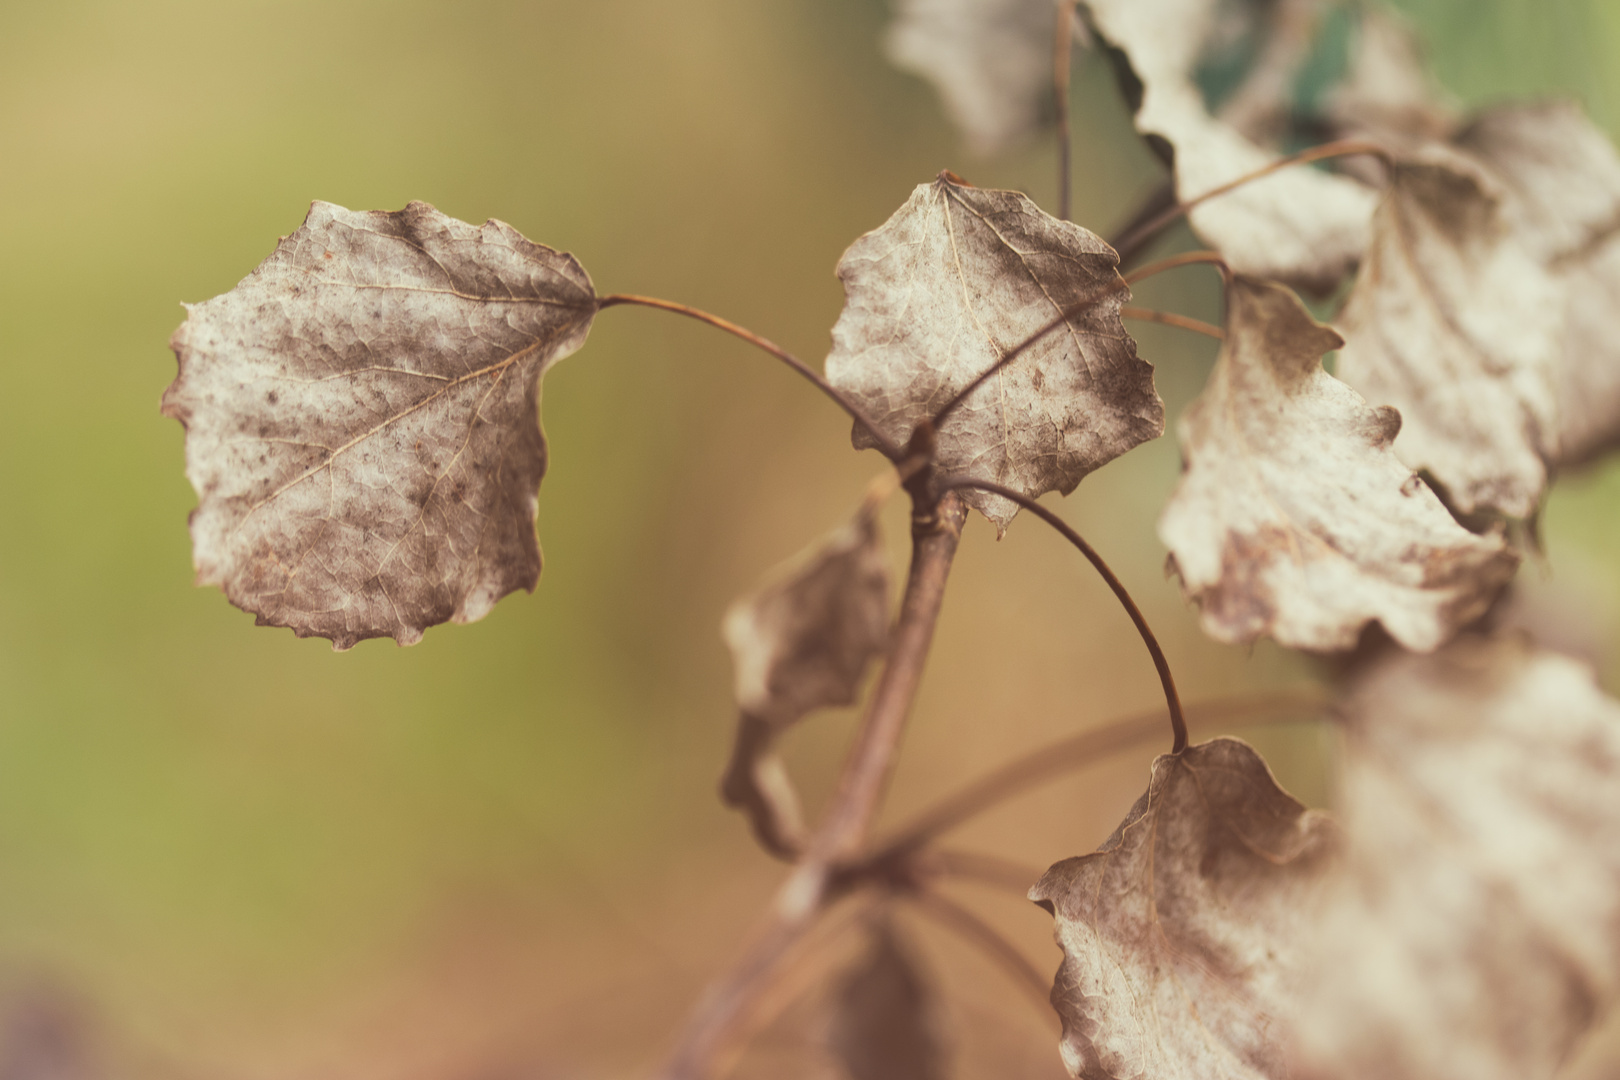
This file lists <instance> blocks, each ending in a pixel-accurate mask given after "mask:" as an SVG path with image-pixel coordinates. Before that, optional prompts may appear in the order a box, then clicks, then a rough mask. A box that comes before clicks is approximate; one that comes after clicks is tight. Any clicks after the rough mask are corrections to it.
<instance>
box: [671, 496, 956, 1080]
mask: <svg viewBox="0 0 1620 1080" xmlns="http://www.w3.org/2000/svg"><path fill="white" fill-rule="evenodd" d="M914 497H915V496H914ZM966 517H967V510H966V507H964V506H963V504H962V500H961V499H960V498H959V497H958V496H956V495H954V494H950V493H947V494H945V495H944V496H943V497H942V498H940V499H939V501H938V503H937V505H933V506H930V505H927V504H926V503H918V504H917V505H916V506H915V508H914V515H913V523H912V554H911V572H910V574H909V576H908V578H907V581H906V593H905V597H904V598H903V599H902V600H901V603H900V618H899V623H898V625H897V626H896V628H895V633H894V638H893V645H892V647H891V649H890V652H889V659H888V662H887V663H886V664H885V665H884V668H883V674H882V675H881V676H880V677H879V679H878V685H877V689H876V690H875V691H874V692H873V694H872V698H871V701H870V703H869V704H868V706H867V711H866V716H865V719H864V720H863V722H862V724H861V729H860V731H859V732H858V733H857V735H856V738H855V743H854V746H853V748H852V749H851V751H850V754H849V757H848V758H847V759H846V760H845V762H844V769H843V773H842V774H841V776H840V777H839V783H838V788H837V790H836V792H835V793H834V795H833V798H832V803H831V805H830V806H829V807H828V810H827V812H826V814H825V816H824V817H823V818H822V820H821V822H820V824H819V825H818V826H817V827H816V830H815V833H814V835H813V836H812V837H811V838H810V841H809V844H808V848H807V850H806V853H805V855H804V857H803V858H802V859H801V860H800V862H799V864H798V866H797V867H796V868H795V869H794V871H793V873H792V874H791V875H790V876H789V878H788V880H787V881H786V882H785V883H784V884H783V886H782V887H781V889H780V890H778V892H777V894H776V899H775V902H774V903H773V905H772V909H771V913H770V915H769V918H768V921H767V923H766V925H765V927H764V928H763V929H762V930H761V931H760V933H759V934H758V936H757V937H756V938H755V939H754V941H753V943H752V945H751V946H750V947H749V948H748V950H747V952H746V953H745V954H744V956H743V958H742V959H741V960H740V961H739V962H738V963H737V964H736V966H735V967H733V968H732V969H731V971H730V972H728V973H727V974H726V975H725V976H723V977H722V978H721V979H720V980H719V981H718V982H717V983H715V984H714V985H713V986H711V987H710V989H709V991H708V992H707V993H706V994H705V995H704V996H703V999H702V1000H701V1001H700V1002H699V1003H698V1005H697V1008H696V1009H695V1010H694V1012H693V1014H692V1017H691V1019H690V1021H689V1022H688V1023H687V1026H686V1029H685V1031H684V1032H683V1034H682V1036H681V1038H680V1041H679V1042H678V1043H677V1045H676V1048H675V1051H674V1053H673V1054H672V1055H671V1056H670V1059H669V1061H668V1063H667V1064H666V1065H665V1067H664V1070H663V1072H662V1074H661V1075H662V1076H663V1077H664V1078H665V1080H702V1078H704V1077H708V1076H710V1075H711V1074H712V1071H713V1068H714V1065H715V1063H716V1062H717V1061H718V1060H719V1059H720V1058H721V1057H723V1056H724V1055H725V1054H726V1053H728V1052H729V1051H730V1048H731V1047H733V1046H734V1045H736V1044H737V1042H738V1041H739V1040H740V1039H741V1038H742V1037H744V1036H745V1035H746V1033H747V1031H748V1030H749V1029H750V1027H751V1026H752V1023H753V1020H754V1017H755V1013H756V1009H757V1002H758V1001H759V1000H760V998H761V997H762V996H763V995H764V994H765V993H766V992H767V991H768V990H769V989H770V987H771V986H772V985H773V984H774V982H775V981H776V979H777V977H778V968H779V966H780V964H781V962H782V960H783V958H784V957H785V956H786V955H787V954H788V953H789V952H790V951H791V950H792V949H793V948H794V946H795V945H796V944H797V943H798V942H799V941H800V940H801V939H802V938H803V936H804V934H805V933H806V931H808V930H809V928H810V927H811V926H812V925H813V924H814V922H815V920H816V918H817V916H818V915H819V914H820V912H821V910H822V908H823V907H824V905H825V903H826V902H827V900H828V899H829V898H830V897H832V896H834V895H836V893H834V892H833V890H832V889H831V888H830V887H829V886H830V885H831V884H832V883H833V873H832V869H833V866H834V865H835V864H836V863H838V862H841V861H844V860H846V859H847V858H848V857H849V856H850V855H851V854H852V853H853V852H854V851H855V850H857V849H858V848H859V847H860V845H861V844H862V843H863V842H864V841H865V839H866V834H867V831H868V830H869V829H870V827H871V823H872V818H873V816H874V814H875V813H876V811H877V806H878V802H879V800H880V799H881V797H882V794H883V790H884V788H885V786H886V785H887V782H888V778H889V774H890V771H891V770H892V769H893V766H894V755H895V751H896V749H897V748H898V746H899V743H900V735H901V732H902V731H904V730H905V722H906V717H907V715H908V714H909V713H910V711H911V703H912V699H913V698H914V697H915V696H916V692H917V685H918V683H919V682H920V681H921V679H922V671H923V665H924V662H925V661H926V659H927V656H928V647H929V645H930V644H931V643H932V641H933V637H934V626H935V623H936V622H937V621H938V619H939V612H940V606H941V604H942V603H943V601H944V597H945V581H946V578H947V577H948V576H949V574H950V568H951V562H952V560H953V559H954V558H955V556H956V547H957V544H958V542H959V541H960V539H961V535H962V525H963V523H964V521H965V520H966Z"/></svg>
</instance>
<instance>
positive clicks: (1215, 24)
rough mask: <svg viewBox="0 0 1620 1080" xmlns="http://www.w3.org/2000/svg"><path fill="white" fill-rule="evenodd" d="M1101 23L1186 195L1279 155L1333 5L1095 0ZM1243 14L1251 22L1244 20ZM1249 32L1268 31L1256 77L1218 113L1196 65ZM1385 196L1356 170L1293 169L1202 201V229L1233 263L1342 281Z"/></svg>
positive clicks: (1142, 117)
mask: <svg viewBox="0 0 1620 1080" xmlns="http://www.w3.org/2000/svg"><path fill="white" fill-rule="evenodd" d="M1084 6H1085V8H1086V9H1087V10H1088V11H1089V13H1090V16H1091V20H1092V23H1093V25H1094V26H1095V27H1096V29H1097V32H1098V34H1099V35H1100V36H1101V37H1102V38H1104V39H1105V40H1106V41H1108V42H1109V43H1110V44H1112V45H1114V46H1115V47H1116V48H1118V49H1119V50H1120V51H1121V52H1122V53H1123V54H1124V56H1125V58H1126V59H1128V60H1129V62H1130V67H1131V71H1132V73H1133V74H1134V76H1135V80H1136V81H1137V82H1138V83H1139V84H1140V87H1141V93H1140V104H1139V105H1138V107H1137V110H1136V128H1137V130H1138V131H1140V132H1141V133H1142V134H1143V135H1146V136H1149V137H1151V138H1155V139H1158V140H1162V142H1163V144H1165V145H1167V146H1168V147H1169V148H1170V149H1171V150H1172V151H1173V155H1174V166H1175V175H1176V194H1177V196H1178V197H1179V198H1181V199H1182V200H1184V201H1185V200H1190V199H1192V198H1195V197H1197V196H1200V195H1203V194H1204V193H1206V192H1209V191H1212V190H1214V189H1215V188H1217V187H1220V186H1221V185H1223V184H1227V183H1229V182H1231V181H1233V180H1236V179H1238V178H1239V177H1241V176H1244V175H1247V174H1248V173H1252V172H1254V171H1255V170H1257V169H1260V168H1262V167H1263V166H1265V165H1267V164H1270V163H1271V162H1273V161H1276V160H1277V159H1278V157H1279V155H1278V154H1277V153H1276V152H1275V151H1273V150H1272V149H1270V148H1269V146H1268V145H1267V143H1268V142H1269V141H1270V139H1272V138H1274V137H1275V136H1276V135H1278V134H1280V132H1278V131H1277V130H1276V129H1277V127H1278V126H1279V123H1280V121H1281V120H1284V119H1286V118H1287V117H1288V115H1289V113H1290V110H1291V107H1292V103H1291V100H1290V98H1289V97H1288V96H1287V95H1288V94H1289V93H1291V91H1292V88H1293V83H1294V77H1295V76H1296V75H1297V74H1298V72H1299V71H1300V69H1301V68H1302V67H1303V66H1304V64H1305V63H1306V61H1307V59H1308V58H1309V55H1310V50H1311V42H1312V38H1313V33H1314V28H1315V26H1316V24H1317V21H1318V20H1319V19H1320V16H1321V12H1322V8H1323V5H1322V4H1321V3H1319V2H1317V0H1280V2H1278V3H1274V4H1271V5H1261V4H1256V3H1252V2H1243V3H1235V4H1234V3H1221V2H1220V0H1085V5H1084ZM1234 20H1235V21H1236V22H1237V23H1238V24H1239V25H1237V26H1236V28H1234ZM1234 33H1237V34H1239V35H1244V34H1247V35H1251V36H1252V35H1256V34H1258V35H1259V36H1260V37H1261V38H1263V41H1262V43H1261V44H1260V45H1259V46H1258V47H1257V48H1256V54H1257V56H1258V57H1259V61H1258V62H1256V63H1255V64H1254V65H1253V66H1252V67H1251V68H1250V70H1249V73H1248V78H1247V81H1246V83H1245V84H1243V85H1240V86H1239V87H1238V89H1237V90H1235V91H1234V92H1233V93H1232V95H1231V97H1230V98H1229V99H1228V101H1227V103H1226V105H1225V106H1224V107H1223V109H1222V112H1221V115H1216V114H1212V113H1211V111H1210V109H1209V106H1208V104H1207V103H1206V101H1205V99H1204V96H1203V93H1202V92H1201V91H1200V89H1199V86H1198V84H1197V80H1196V75H1197V71H1198V68H1199V65H1200V62H1201V61H1202V60H1203V59H1204V58H1205V55H1206V53H1207V52H1208V51H1209V50H1210V49H1211V48H1212V47H1214V46H1215V45H1216V44H1217V43H1218V42H1220V41H1222V40H1224V39H1228V38H1230V37H1232V36H1233V35H1234ZM1375 201H1376V196H1375V195H1374V194H1373V193H1372V192H1371V191H1370V190H1369V189H1368V188H1366V187H1365V186H1363V185H1362V184H1360V183H1358V182H1356V181H1354V180H1351V179H1349V178H1347V177H1344V176H1338V175H1333V174H1330V173H1326V172H1322V171H1319V170H1315V169H1297V168H1296V169H1285V170H1282V171H1280V172H1277V173H1275V174H1273V175H1271V176H1268V177H1265V178H1264V179H1261V180H1256V181H1254V182H1252V183H1249V184H1245V185H1243V186H1242V187H1240V188H1237V189H1236V190H1234V191H1232V192H1229V193H1228V194H1225V195H1222V196H1221V197H1219V198H1217V199H1212V200H1210V201H1209V202H1207V203H1204V204H1202V205H1200V206H1198V207H1196V208H1195V209H1194V210H1193V211H1192V213H1191V214H1190V215H1189V218H1188V220H1189V221H1190V222H1191V224H1192V227H1193V229H1194V230H1195V231H1196V232H1197V233H1198V235H1199V236H1201V237H1203V238H1204V239H1205V240H1206V241H1207V242H1208V243H1209V244H1210V245H1211V246H1213V247H1215V248H1218V249H1219V250H1220V252H1221V254H1222V255H1223V256H1224V257H1225V258H1226V260H1227V262H1228V263H1230V264H1231V265H1232V267H1233V268H1235V269H1237V270H1240V271H1244V272H1246V273H1252V274H1256V275H1258V276H1261V277H1271V278H1280V279H1283V280H1288V281H1293V282H1296V283H1299V284H1302V285H1305V286H1308V287H1310V288H1312V289H1314V290H1318V291H1326V290H1329V289H1331V288H1332V287H1333V286H1334V285H1335V284H1336V283H1337V282H1338V281H1339V280H1340V279H1341V278H1342V277H1343V276H1344V275H1345V274H1346V273H1347V272H1348V271H1349V270H1350V269H1351V268H1352V267H1353V266H1354V265H1355V263H1356V260H1357V259H1358V258H1359V257H1360V256H1361V252H1362V250H1363V249H1364V248H1365V247H1366V243H1367V235H1368V233H1367V228H1368V220H1369V218H1370V217H1371V215H1372V211H1373V206H1374V204H1375Z"/></svg>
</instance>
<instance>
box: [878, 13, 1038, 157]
mask: <svg viewBox="0 0 1620 1080" xmlns="http://www.w3.org/2000/svg"><path fill="white" fill-rule="evenodd" d="M898 8H899V10H898V11H897V13H896V15H895V19H894V23H893V24H892V25H891V26H890V27H889V33H888V39H887V42H886V51H887V53H888V56H889V60H890V62H891V63H893V64H894V65H895V66H896V67H898V68H900V69H901V70H903V71H909V72H911V73H912V74H914V75H919V76H921V77H923V78H925V79H927V80H928V81H929V82H931V83H933V84H934V86H935V88H936V89H937V90H938V91H939V95H940V97H942V98H943V99H944V101H945V111H946V113H947V114H948V115H949V116H950V118H951V120H952V121H954V122H955V124H956V126H957V127H959V128H960V129H961V130H962V133H963V135H965V136H966V137H967V141H968V145H969V146H970V147H972V149H973V150H974V151H976V152H978V153H990V152H992V151H995V150H1001V149H1004V148H1005V147H1007V146H1009V145H1010V144H1012V143H1015V142H1017V141H1018V140H1019V139H1021V138H1023V137H1025V136H1027V135H1029V134H1030V133H1031V132H1032V131H1034V130H1035V128H1036V127H1037V126H1038V125H1039V124H1040V123H1041V120H1042V119H1043V117H1044V116H1045V114H1046V113H1047V112H1048V111H1050V108H1051V100H1052V45H1053V41H1052V35H1053V32H1054V30H1055V27H1056V24H1057V10H1058V5H1057V4H1056V3H1055V2H1054V0H900V3H899V4H898Z"/></svg>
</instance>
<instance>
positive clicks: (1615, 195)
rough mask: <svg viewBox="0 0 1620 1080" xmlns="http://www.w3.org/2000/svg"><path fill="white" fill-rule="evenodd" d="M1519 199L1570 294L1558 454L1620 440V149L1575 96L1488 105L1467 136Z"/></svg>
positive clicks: (1585, 454) (1522, 218)
mask: <svg viewBox="0 0 1620 1080" xmlns="http://www.w3.org/2000/svg"><path fill="white" fill-rule="evenodd" d="M1458 145H1459V146H1460V147H1461V148H1462V149H1463V150H1465V151H1468V152H1470V153H1473V154H1475V155H1477V156H1478V157H1479V158H1480V159H1481V160H1482V161H1484V162H1485V163H1486V164H1487V165H1489V166H1490V167H1491V169H1492V170H1494V172H1495V174H1496V175H1497V176H1498V177H1500V178H1501V179H1502V180H1504V181H1505V182H1506V184H1507V186H1508V187H1509V188H1510V189H1511V190H1512V191H1513V193H1514V195H1515V196H1516V197H1517V198H1516V200H1515V209H1517V210H1518V211H1519V217H1518V230H1517V231H1518V235H1519V236H1520V237H1521V238H1522V239H1523V241H1524V242H1525V243H1526V244H1527V246H1529V248H1530V249H1531V252H1532V254H1533V255H1534V256H1535V257H1536V258H1538V259H1539V260H1541V262H1542V264H1543V265H1544V266H1546V267H1547V269H1548V271H1549V272H1550V273H1551V275H1552V277H1553V279H1554V280H1555V281H1556V282H1557V283H1558V284H1559V286H1560V287H1561V288H1562V290H1563V294H1564V304H1563V312H1564V344H1563V349H1562V351H1561V354H1560V360H1559V364H1558V462H1559V464H1561V465H1580V464H1584V463H1585V462H1588V461H1591V460H1592V459H1593V458H1596V457H1597V456H1599V455H1600V454H1602V453H1603V452H1604V451H1606V450H1609V449H1611V448H1613V447H1614V446H1616V445H1617V444H1620V315H1617V312H1620V154H1616V152H1615V148H1614V144H1613V143H1611V142H1610V141H1609V138H1608V136H1607V135H1605V134H1604V133H1603V132H1602V131H1600V130H1598V128H1597V126H1596V125H1595V124H1593V123H1592V122H1591V121H1590V120H1588V119H1587V118H1586V115H1585V114H1584V113H1583V112H1582V111H1581V109H1580V106H1578V105H1576V104H1575V103H1574V102H1566V101H1552V102H1537V103H1534V104H1528V105H1507V106H1501V107H1498V108H1494V109H1489V110H1486V111H1485V112H1484V113H1482V114H1481V115H1480V116H1478V117H1476V118H1475V119H1474V121H1473V122H1472V123H1471V124H1470V125H1469V126H1468V127H1467V128H1466V129H1465V130H1464V131H1463V132H1462V134H1461V135H1460V136H1459V137H1458Z"/></svg>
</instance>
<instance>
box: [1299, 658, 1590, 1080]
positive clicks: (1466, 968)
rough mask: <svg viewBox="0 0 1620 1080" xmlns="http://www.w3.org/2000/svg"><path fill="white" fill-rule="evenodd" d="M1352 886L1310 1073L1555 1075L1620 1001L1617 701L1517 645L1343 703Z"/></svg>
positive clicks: (1397, 665)
mask: <svg viewBox="0 0 1620 1080" xmlns="http://www.w3.org/2000/svg"><path fill="white" fill-rule="evenodd" d="M1345 713H1346V721H1347V725H1346V729H1347V735H1346V740H1347V741H1346V748H1345V754H1344V768H1343V777H1342V781H1341V788H1342V795H1341V802H1342V803H1343V813H1344V829H1345V832H1346V835H1347V850H1346V870H1347V873H1346V875H1345V878H1344V883H1343V890H1342V893H1340V894H1339V895H1338V896H1337V898H1336V901H1335V902H1334V903H1333V904H1331V905H1330V907H1329V914H1328V916H1327V917H1326V919H1325V920H1324V922H1323V923H1322V927H1321V932H1320V933H1318V934H1316V935H1315V936H1314V937H1313V938H1312V940H1311V944H1312V947H1313V949H1314V950H1315V951H1316V953H1317V958H1316V961H1317V962H1318V963H1320V964H1321V966H1322V970H1323V971H1324V972H1328V973H1330V974H1329V976H1328V977H1326V978H1324V979H1322V980H1321V981H1320V983H1319V984H1318V985H1317V987H1316V989H1315V990H1314V992H1313V993H1312V994H1311V995H1310V996H1309V997H1308V998H1306V1001H1307V1006H1306V1008H1305V1010H1304V1011H1305V1016H1306V1019H1305V1021H1304V1022H1303V1025H1302V1045H1303V1048H1304V1050H1305V1053H1306V1056H1307V1057H1308V1058H1309V1059H1310V1064H1311V1069H1309V1070H1307V1075H1310V1076H1313V1077H1323V1078H1334V1080H1339V1078H1343V1080H1349V1078H1352V1077H1371V1076H1376V1077H1379V1078H1381V1080H1420V1078H1421V1080H1534V1078H1545V1077H1551V1076H1552V1075H1553V1073H1554V1071H1555V1070H1556V1069H1557V1067H1558V1066H1559V1064H1560V1063H1561V1062H1562V1061H1563V1060H1564V1059H1565V1058H1566V1056H1567V1055H1568V1054H1569V1052H1570V1051H1571V1049H1572V1048H1573V1046H1574V1045H1575V1043H1576V1041H1577V1039H1578V1038H1579V1037H1580V1035H1581V1034H1582V1033H1583V1032H1584V1031H1585V1030H1586V1029H1587V1028H1588V1027H1589V1026H1590V1025H1591V1024H1592V1022H1593V1021H1594V1019H1595V1018H1597V1017H1599V1016H1600V1015H1601V1010H1602V1009H1603V1008H1604V1007H1605V1006H1606V1005H1607V1004H1609V1003H1610V1002H1612V1001H1613V1000H1614V997H1615V994H1616V991H1617V990H1620V889H1617V888H1616V883H1617V882H1620V703H1616V702H1615V701H1613V700H1611V699H1609V698H1607V697H1605V696H1604V695H1603V694H1602V693H1601V692H1600V691H1599V690H1598V688H1597V686H1596V684H1595V682H1594V680H1593V678H1592V674H1591V672H1590V671H1589V670H1588V669H1586V668H1585V667H1583V666H1582V665H1580V664H1578V663H1576V662H1575V661H1572V660H1569V659H1567V658H1565V657H1561V656H1557V655H1554V654H1551V653H1545V652H1538V651H1536V650H1534V649H1532V648H1530V647H1528V646H1526V645H1525V644H1523V643H1522V642H1520V641H1517V640H1513V639H1504V640H1489V639H1482V638H1478V637H1465V638H1460V639H1458V641H1457V642H1455V643H1454V644H1453V645H1451V646H1449V647H1448V648H1446V649H1444V650H1442V651H1441V652H1438V653H1436V654H1434V655H1432V656H1428V657H1416V656H1408V655H1400V656H1395V657H1393V658H1391V659H1389V660H1388V661H1386V662H1385V663H1383V664H1382V665H1381V666H1379V667H1378V668H1376V669H1374V670H1373V671H1372V672H1370V673H1369V674H1368V675H1366V676H1365V677H1364V678H1363V680H1362V681H1361V682H1360V684H1359V685H1358V686H1356V687H1355V688H1354V689H1353V691H1352V692H1351V694H1350V695H1349V698H1348V700H1347V702H1346V705H1345Z"/></svg>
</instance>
